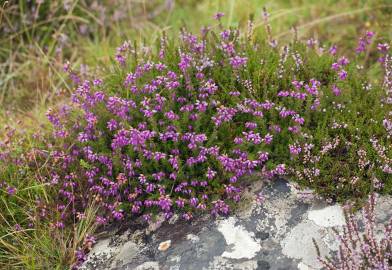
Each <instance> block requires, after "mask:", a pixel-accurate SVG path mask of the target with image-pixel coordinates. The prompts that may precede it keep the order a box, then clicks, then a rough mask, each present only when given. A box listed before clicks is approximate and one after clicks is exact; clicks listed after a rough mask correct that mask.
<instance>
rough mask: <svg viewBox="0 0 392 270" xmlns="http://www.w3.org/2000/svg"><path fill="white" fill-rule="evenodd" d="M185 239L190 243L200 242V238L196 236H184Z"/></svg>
mask: <svg viewBox="0 0 392 270" xmlns="http://www.w3.org/2000/svg"><path fill="white" fill-rule="evenodd" d="M186 239H187V240H189V241H191V242H192V243H197V242H199V241H200V238H199V237H198V236H197V235H195V234H191V233H190V234H188V235H187V236H186Z"/></svg>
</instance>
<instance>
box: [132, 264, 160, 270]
mask: <svg viewBox="0 0 392 270" xmlns="http://www.w3.org/2000/svg"><path fill="white" fill-rule="evenodd" d="M135 270H159V264H158V262H145V263H143V264H141V265H139V266H137V267H136V268H135Z"/></svg>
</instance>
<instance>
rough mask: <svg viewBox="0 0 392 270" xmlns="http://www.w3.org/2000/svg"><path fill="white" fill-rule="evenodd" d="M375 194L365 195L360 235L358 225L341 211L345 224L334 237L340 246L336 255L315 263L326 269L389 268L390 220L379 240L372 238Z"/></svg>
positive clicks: (391, 256) (391, 247) (391, 260)
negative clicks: (366, 200)
mask: <svg viewBox="0 0 392 270" xmlns="http://www.w3.org/2000/svg"><path fill="white" fill-rule="evenodd" d="M375 206H376V195H375V194H372V195H371V196H369V200H368V203H367V205H366V206H365V207H364V208H363V211H362V216H363V218H362V222H363V223H364V227H365V228H364V232H362V231H361V230H360V227H361V226H360V223H359V221H357V220H356V219H355V217H354V214H352V213H350V212H349V210H348V209H346V210H345V214H346V225H345V226H344V227H343V232H342V234H341V235H340V234H337V236H338V239H339V242H340V246H339V250H338V254H337V255H336V256H335V257H333V258H322V257H320V252H319V249H318V247H317V243H315V244H316V249H317V252H318V254H319V261H320V262H321V264H322V265H323V267H325V269H328V270H351V269H390V267H391V266H392V219H390V220H389V222H388V224H386V226H385V230H384V231H383V235H382V236H381V237H382V238H381V239H380V240H379V239H378V237H377V236H376V231H375V230H376V223H375V216H374V209H375Z"/></svg>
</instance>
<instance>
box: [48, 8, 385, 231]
mask: <svg viewBox="0 0 392 270" xmlns="http://www.w3.org/2000/svg"><path fill="white" fill-rule="evenodd" d="M221 16H222V14H220V13H218V14H217V15H216V20H217V21H218V26H217V28H218V33H215V32H213V31H212V30H211V29H208V28H205V29H203V30H202V34H201V35H200V36H199V37H198V36H195V35H193V34H191V33H188V32H186V30H185V29H184V30H183V31H182V32H181V35H180V42H179V44H178V45H176V42H173V41H168V40H167V38H165V36H163V37H162V39H161V42H160V44H158V48H157V49H155V48H149V47H143V48H141V49H137V48H136V44H132V43H131V42H129V41H127V42H124V44H123V45H122V46H120V47H119V48H118V50H117V53H116V55H115V60H116V62H117V63H116V64H114V65H113V66H112V67H106V69H105V70H106V74H104V75H103V76H102V77H100V78H96V79H94V80H92V81H84V82H82V83H81V84H80V85H79V86H78V87H77V89H76V91H75V93H74V94H73V95H72V103H73V104H72V105H70V106H68V105H67V106H63V107H62V108H60V109H59V110H58V111H55V110H51V111H49V112H48V117H49V120H50V121H51V122H52V124H53V126H54V138H53V139H54V141H55V143H54V145H56V147H59V148H58V149H57V150H55V151H53V152H52V159H53V162H54V165H53V168H56V167H57V168H60V170H56V169H54V170H53V171H52V172H51V175H50V179H48V181H50V182H51V183H52V185H53V188H55V189H57V190H58V191H59V198H61V202H59V203H58V205H57V206H56V207H57V208H58V209H60V213H61V215H60V217H59V220H58V221H57V223H56V224H58V226H64V225H63V221H64V219H66V218H68V217H69V216H68V214H71V216H72V215H75V214H76V213H77V212H78V211H81V209H83V207H84V206H85V205H86V204H87V203H88V201H90V200H97V201H99V202H100V205H101V206H102V209H101V210H102V212H101V213H102V215H101V216H99V217H97V218H98V220H99V221H100V222H101V223H106V222H108V221H109V220H111V219H116V220H121V219H123V218H124V216H126V215H143V217H144V218H145V219H146V220H149V219H150V218H151V216H153V215H156V214H164V215H165V217H166V218H169V217H171V216H172V215H173V213H174V212H176V213H179V214H180V215H181V216H182V217H183V218H185V219H190V218H191V217H192V215H193V214H194V213H195V212H199V211H200V210H204V209H208V210H209V211H210V212H211V213H212V214H227V213H228V211H229V209H230V204H231V203H232V202H237V201H238V200H239V199H240V192H241V185H240V184H239V180H240V178H241V177H242V176H243V175H246V174H250V173H253V172H255V171H259V172H261V173H262V175H263V178H265V179H272V178H273V177H275V176H277V175H290V176H293V177H292V179H293V180H295V181H298V182H299V183H301V184H303V185H306V186H310V187H313V188H315V189H316V191H318V192H319V193H320V194H321V195H323V196H325V197H326V198H329V199H331V200H333V201H336V200H340V201H341V200H346V199H354V198H356V197H358V198H363V197H364V196H365V195H366V194H368V193H369V191H370V190H371V189H372V186H377V187H378V188H379V189H380V190H382V191H384V192H389V191H390V187H391V184H390V181H389V174H390V170H389V169H388V168H389V167H388V166H389V165H390V164H389V159H388V156H389V155H390V153H389V152H388V150H386V149H384V151H382V153H381V152H380V151H381V150H380V147H381V148H382V147H386V148H388V147H389V146H388V138H387V130H386V129H385V128H384V127H383V126H382V122H383V120H384V118H385V116H386V112H387V106H388V105H387V104H384V103H383V101H382V99H383V97H384V96H385V91H384V90H385V89H383V87H382V86H381V85H371V80H369V79H368V78H367V75H366V69H365V68H361V67H360V65H362V64H363V62H362V57H363V55H362V54H363V53H364V52H366V51H367V49H368V47H369V46H372V44H373V43H372V38H373V35H374V34H373V33H372V32H366V33H365V34H364V37H361V38H360V40H359V42H358V47H357V48H356V52H357V58H356V59H348V58H346V57H344V56H338V49H337V47H336V46H332V47H331V48H329V49H328V50H327V49H326V48H323V47H320V46H319V44H318V43H317V42H315V41H314V40H312V39H311V40H309V41H307V43H306V44H303V43H301V42H299V41H297V40H294V41H293V42H292V43H291V44H289V45H286V46H282V47H279V46H278V45H277V44H276V41H274V40H273V39H272V38H271V37H269V38H268V39H267V40H266V41H265V40H260V39H257V38H255V37H254V36H252V28H251V24H250V27H249V29H248V31H247V33H246V34H244V35H242V34H241V33H240V31H239V30H238V29H223V27H222V26H221V24H220V23H219V21H220V18H221ZM267 30H268V27H267ZM267 32H268V31H267ZM385 46H387V45H385ZM387 49H388V48H386V49H384V50H382V53H384V54H386V53H387ZM383 59H384V58H383ZM383 59H381V60H383ZM384 62H385V61H384ZM66 70H67V72H69V73H70V74H71V75H73V78H75V76H76V75H75V74H74V73H72V71H71V70H70V68H69V66H68V65H67V67H66ZM384 121H385V120H384ZM372 182H373V184H372ZM374 182H377V184H376V185H374Z"/></svg>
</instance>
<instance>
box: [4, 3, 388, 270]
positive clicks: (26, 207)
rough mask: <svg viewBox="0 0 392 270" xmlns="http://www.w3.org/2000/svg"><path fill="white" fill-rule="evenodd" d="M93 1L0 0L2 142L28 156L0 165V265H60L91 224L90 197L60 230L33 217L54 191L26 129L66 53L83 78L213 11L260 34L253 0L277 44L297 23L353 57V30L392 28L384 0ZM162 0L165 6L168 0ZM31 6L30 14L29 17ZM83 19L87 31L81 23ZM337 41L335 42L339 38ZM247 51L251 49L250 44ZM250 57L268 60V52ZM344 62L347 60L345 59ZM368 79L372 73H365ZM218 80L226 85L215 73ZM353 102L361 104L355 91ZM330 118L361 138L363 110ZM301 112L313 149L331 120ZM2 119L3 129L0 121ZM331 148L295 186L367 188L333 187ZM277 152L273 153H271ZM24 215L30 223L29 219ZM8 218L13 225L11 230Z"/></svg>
mask: <svg viewBox="0 0 392 270" xmlns="http://www.w3.org/2000/svg"><path fill="white" fill-rule="evenodd" d="M33 2H34V1H33ZM36 2H39V1H36ZM93 2H95V1H81V0H80V1H78V0H73V1H69V3H70V4H69V7H67V8H64V6H63V1H43V4H41V5H39V7H38V9H32V7H33V4H31V3H28V2H27V1H21V0H20V1H0V104H1V109H0V127H1V128H2V129H3V130H4V132H2V137H3V141H7V140H10V141H12V151H13V152H12V160H13V161H14V160H15V159H16V158H21V159H23V160H24V162H26V163H27V164H29V166H25V167H23V166H16V165H14V164H12V163H7V164H6V165H4V164H2V165H1V167H0V173H1V174H0V184H1V181H4V182H6V183H7V185H11V186H13V187H15V188H16V189H17V193H16V195H15V196H10V195H8V194H6V193H5V189H4V188H3V189H1V190H0V192H1V194H0V209H1V212H0V267H1V268H4V269H48V268H50V269H66V268H67V267H69V265H71V264H72V263H73V262H75V252H76V250H77V249H78V248H79V247H81V246H83V241H84V239H85V237H86V235H91V234H93V232H94V230H95V226H96V225H95V223H94V222H93V220H94V217H95V213H96V211H98V210H97V207H96V206H95V205H94V204H93V203H92V202H89V203H90V204H91V207H87V208H86V213H85V214H86V217H87V218H86V219H83V220H82V221H79V220H75V221H74V222H72V223H71V225H70V226H69V227H67V228H65V229H64V230H53V224H50V222H47V221H45V220H44V219H41V218H40V211H42V207H41V204H40V203H41V202H37V200H41V201H42V200H43V201H42V203H45V204H50V203H51V202H53V200H54V198H53V196H54V194H53V193H52V191H51V190H50V188H48V187H47V186H46V184H44V183H45V180H44V179H43V175H45V174H46V173H47V172H45V170H46V167H42V168H41V166H39V167H37V166H34V151H35V149H38V148H42V145H40V143H41V141H40V140H36V139H35V138H34V136H33V134H34V133H36V132H37V131H38V130H37V127H38V126H39V129H40V130H41V134H40V136H42V137H45V140H46V139H47V136H49V135H48V134H49V130H50V128H49V125H48V122H47V120H46V119H45V112H46V111H47V109H48V107H51V106H54V105H56V104H59V103H63V102H64V100H65V99H67V98H68V97H69V94H70V93H71V92H72V91H73V85H72V83H71V82H70V81H69V79H68V78H67V75H66V74H65V73H64V72H63V71H62V68H63V65H64V63H65V62H66V60H70V61H71V63H72V67H73V69H74V70H77V71H79V70H80V68H81V67H83V65H87V66H88V67H89V69H88V71H87V72H86V74H85V76H86V78H93V77H95V76H96V75H97V74H104V73H105V72H107V71H108V70H111V67H112V64H113V60H112V56H113V55H114V52H115V49H116V47H117V46H119V44H121V43H122V42H123V41H124V40H127V39H131V40H132V41H135V42H136V43H137V44H139V45H140V46H143V45H146V46H147V45H151V44H156V43H158V41H159V38H160V36H161V35H162V33H165V34H166V35H168V37H169V38H172V39H175V38H176V36H177V35H178V32H179V31H180V29H181V28H183V27H186V28H187V29H189V30H190V31H194V32H197V31H199V30H200V29H201V27H202V26H205V25H209V24H211V21H212V20H211V17H212V15H213V14H214V13H215V12H217V11H222V12H224V13H225V14H226V16H225V17H224V18H223V21H222V24H223V25H224V26H225V27H236V26H239V28H241V29H246V27H247V24H248V19H249V18H252V19H253V21H254V25H255V36H259V37H265V36H266V33H265V29H264V24H263V21H262V16H261V14H262V7H263V6H266V7H267V9H268V11H269V12H270V13H271V14H270V23H271V26H272V36H273V38H274V39H277V40H278V41H279V42H281V43H283V42H288V41H291V40H292V38H293V31H292V30H291V28H292V27H293V26H295V28H296V29H297V31H296V35H297V36H298V38H299V39H306V38H308V37H316V38H318V39H320V40H325V41H327V42H329V43H330V44H334V43H339V45H340V46H341V52H342V54H346V55H348V56H353V53H352V48H354V47H355V46H356V42H357V36H358V35H360V34H363V32H364V29H371V30H374V31H376V33H377V36H376V38H375V40H376V41H380V42H381V41H390V40H391V38H392V32H391V31H390V30H389V31H388V29H390V27H391V22H392V20H391V15H390V14H391V13H392V5H391V4H390V3H389V1H387V0H375V1H363V0H356V1H334V0H327V1H322V2H320V1H315V0H302V1H301V0H286V1H284V0H281V1H258V0H244V1H239V0H237V1H236V0H227V1H223V0H217V1H212V0H203V1H185V0H183V1H143V0H140V1H118V5H115V6H111V5H109V3H110V2H111V1H103V2H102V3H103V5H102V6H103V7H106V8H107V9H106V16H102V13H101V11H100V9H99V7H94V5H93ZM170 3H174V5H173V6H170V5H169V4H170ZM37 10H39V12H38V13H37ZM118 10H121V11H123V12H124V14H125V16H123V17H122V16H119V18H118V19H113V15H115V14H117V13H116V11H118ZM35 14H39V16H34V15H35ZM26 18H27V19H26ZM86 25H88V27H89V28H88V30H85V27H86ZM83 29H84V30H85V31H84V30H83ZM342 40H344V42H339V41H342ZM328 45H329V44H328ZM248 53H249V54H250V55H251V54H252V51H249V52H248ZM252 57H253V58H252V59H256V58H257V59H258V58H259V57H263V58H268V57H269V55H262V56H260V55H253V56H252ZM373 58H374V56H373V54H372V53H371V52H369V53H368V56H367V57H365V58H364V59H363V60H361V61H362V62H361V63H362V64H363V65H364V66H365V67H366V71H367V74H363V76H369V79H370V80H373V78H380V74H381V70H380V68H378V67H377V66H376V65H374V66H373V64H371V63H373V61H372V60H374V59H373ZM330 64H331V63H330V62H328V61H326V62H325V63H319V62H317V63H315V68H314V70H309V74H305V75H304V77H306V78H310V77H311V76H312V75H320V73H322V71H323V70H325V69H326V67H327V66H328V67H329V65H330ZM323 65H324V66H323ZM95 67H104V68H99V69H96V68H95ZM251 69H252V68H251ZM350 69H355V67H354V66H351V67H350ZM252 72H253V73H251V74H252V76H253V77H252V79H253V78H256V77H257V80H258V82H259V83H260V86H259V87H258V88H257V89H256V92H257V95H258V97H260V98H261V97H264V98H265V97H266V96H265V89H268V87H269V86H268V83H270V81H268V80H267V79H266V78H267V77H268V74H272V73H273V71H271V70H264V69H260V66H258V65H256V64H255V65H254V67H253V71H252ZM258 72H260V73H259V74H258ZM118 80H120V79H119V78H118ZM360 80H361V76H359V75H358V77H354V78H350V81H349V83H347V85H345V86H346V87H347V88H350V89H356V88H357V87H358V81H360ZM276 83H277V84H279V82H276ZM372 83H375V84H376V83H379V81H376V79H374V81H372ZM221 84H223V85H224V84H226V82H225V81H224V79H222V82H221ZM286 84H288V82H286ZM281 86H286V85H281ZM276 90H277V89H273V91H276ZM377 91H379V90H377ZM372 98H373V97H372ZM359 100H361V102H362V101H363V97H360V99H359ZM373 102H374V103H375V102H376V101H373ZM374 103H373V104H374ZM347 106H350V108H351V109H352V110H353V111H354V112H359V113H363V112H365V113H366V112H368V111H371V110H372V107H371V104H370V103H369V104H366V105H364V106H363V103H352V104H347ZM382 112H383V111H377V112H376V113H375V115H374V117H375V118H377V117H378V118H381V117H382ZM334 116H336V115H334ZM339 117H340V119H339V121H342V122H347V123H348V124H349V126H350V129H354V128H355V127H357V126H360V131H361V132H359V133H360V134H357V135H358V136H365V137H366V138H367V137H368V135H369V134H366V132H367V131H368V129H367V127H368V124H369V123H367V122H366V119H367V118H368V115H365V116H364V117H363V118H360V119H354V118H353V117H352V115H349V116H346V115H344V114H342V115H339ZM309 118H312V119H313V120H311V121H313V123H316V124H315V126H313V127H309V129H311V128H314V127H317V128H316V129H317V132H316V133H315V136H314V142H315V144H316V145H317V147H318V149H317V150H319V148H320V147H321V145H322V144H323V143H324V138H325V134H326V133H328V132H330V131H328V130H326V123H327V122H328V121H331V118H330V117H328V116H327V117H326V116H325V115H323V114H320V115H317V114H316V115H314V116H311V117H310V116H309ZM6 125H8V126H10V127H11V128H8V129H5V126H6ZM12 128H15V129H16V131H15V135H13V134H7V132H9V131H10V130H12ZM369 130H373V131H376V132H377V127H374V126H371V129H369ZM351 131H353V130H351ZM351 131H350V132H351ZM350 134H351V133H350ZM350 134H343V141H345V140H350V139H351V138H349V136H351V135H350ZM335 135H336V134H334V133H333V132H331V133H328V137H329V138H333V137H334V136H335ZM45 140H44V141H45ZM361 142H362V141H361ZM6 146H7V147H8V146H9V145H6ZM361 147H364V148H365V149H366V150H367V152H369V153H371V154H370V155H371V156H372V157H375V156H376V154H375V153H373V152H372V150H371V145H370V143H367V144H364V145H361V144H360V143H359V142H358V145H355V147H352V148H350V150H349V154H348V158H347V159H346V160H341V162H346V164H347V167H346V169H347V170H346V171H345V172H344V174H346V175H343V176H345V177H351V176H352V174H351V173H350V172H352V171H355V170H357V169H356V168H355V166H356V162H357V160H356V154H355V153H356V152H357V151H358V150H359V149H360V148H361ZM342 148H343V149H344V148H345V147H344V146H342ZM341 150H342V149H340V150H339V149H337V150H336V152H335V153H330V154H329V155H326V156H324V157H323V160H322V162H320V164H319V169H320V170H321V171H322V174H323V175H324V176H325V177H324V180H323V179H316V180H315V181H313V182H312V183H309V181H308V180H307V179H303V180H299V181H298V182H299V184H301V185H302V186H308V187H309V186H310V187H312V188H314V189H315V190H316V191H317V192H318V193H319V194H321V195H323V196H325V197H330V198H333V199H334V200H336V201H340V202H345V200H346V199H347V197H353V196H358V197H363V196H364V194H367V193H368V192H370V187H369V185H360V186H358V187H357V188H355V189H351V188H347V185H346V186H342V187H339V186H338V185H335V184H334V182H333V180H331V179H333V178H334V177H335V176H336V174H339V173H340V172H339V168H340V167H336V168H335V167H334V164H335V163H334V162H335V159H334V156H336V155H339V151H341ZM279 151H280V150H278V151H277V152H276V153H280V152H279ZM31 155H33V156H31ZM279 155H280V154H279ZM279 155H278V154H277V155H276V156H277V157H278V156H279ZM283 156H284V155H283ZM31 162H33V164H31ZM293 163H295V162H294V161H293ZM295 164H297V165H296V166H297V167H295V168H296V169H297V170H303V169H304V168H306V166H307V165H306V164H304V163H300V162H298V163H295ZM298 164H299V165H298ZM31 165H32V166H31ZM331 167H332V170H331ZM32 168H33V169H32ZM353 168H354V169H353ZM41 173H42V174H41ZM362 174H363V175H361V176H365V177H367V176H366V172H365V173H362ZM325 179H327V180H325ZM331 183H332V184H331ZM391 191H392V184H391V183H390V182H387V185H386V187H385V189H384V192H385V193H391ZM32 221H34V222H32ZM30 223H33V226H31V227H30V225H29V224H30ZM17 225H20V226H21V227H22V229H21V230H18V227H17Z"/></svg>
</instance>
